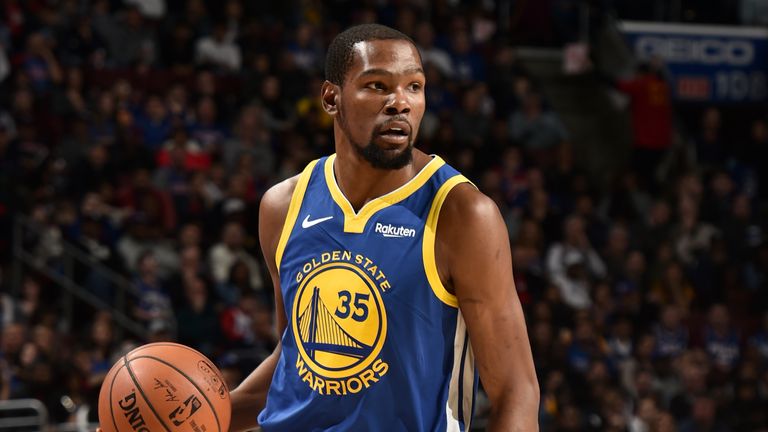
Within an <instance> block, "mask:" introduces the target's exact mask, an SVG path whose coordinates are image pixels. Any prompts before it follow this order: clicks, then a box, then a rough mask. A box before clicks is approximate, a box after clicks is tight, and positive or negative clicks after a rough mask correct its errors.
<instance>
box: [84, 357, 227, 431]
mask: <svg viewBox="0 0 768 432" xmlns="http://www.w3.org/2000/svg"><path fill="white" fill-rule="evenodd" d="M231 414H232V413H231V405H230V401H229V390H228V389H227V387H226V385H225V384H224V380H223V378H222V376H221V372H219V370H218V369H217V368H216V367H215V366H214V365H213V363H212V362H211V361H210V360H208V359H207V358H206V357H205V356H204V355H202V354H201V353H199V352H197V351H195V350H193V349H192V348H189V347H186V346H184V345H179V344H175V343H170V342H160V343H153V344H148V345H144V346H141V347H139V348H136V349H135V350H133V351H131V352H129V353H128V354H126V355H125V356H123V357H122V358H121V359H120V360H118V361H117V362H116V363H115V365H114V366H112V369H111V370H110V371H109V373H108V374H107V376H106V378H105V379H104V383H103V384H102V386H101V392H100V393H99V423H100V426H101V428H102V430H103V431H104V432H130V431H133V432H151V431H163V430H165V431H171V432H181V431H193V432H226V431H228V430H229V422H230V417H231Z"/></svg>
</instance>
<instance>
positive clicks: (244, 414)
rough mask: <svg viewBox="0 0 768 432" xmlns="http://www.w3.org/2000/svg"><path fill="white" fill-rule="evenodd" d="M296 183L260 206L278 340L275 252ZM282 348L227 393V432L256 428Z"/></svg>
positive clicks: (280, 321) (281, 317)
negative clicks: (229, 414) (229, 418)
mask: <svg viewBox="0 0 768 432" xmlns="http://www.w3.org/2000/svg"><path fill="white" fill-rule="evenodd" d="M297 180H298V176H296V177H292V178H290V179H288V180H286V181H284V182H282V183H278V184H277V185H275V186H273V187H272V188H270V189H269V190H268V191H267V192H266V193H265V194H264V197H263V198H262V199H261V205H260V206H259V242H260V243H261V250H262V251H263V253H264V259H265V261H266V262H267V267H268V268H269V275H270V276H271V278H272V285H273V288H274V291H275V320H276V323H275V324H276V330H277V335H278V339H279V338H280V337H281V336H282V334H283V332H284V331H285V327H286V325H287V318H286V316H285V308H284V307H283V295H282V292H281V291H280V275H279V274H278V272H277V265H276V263H275V252H276V251H277V244H278V242H279V241H280V234H281V233H282V230H283V224H284V223H285V218H286V216H287V215H288V206H289V205H290V202H291V195H293V190H294V188H295V187H296V182H297ZM281 347H282V345H281V344H280V342H278V344H277V347H276V348H275V351H274V352H272V354H271V355H270V356H269V357H267V358H266V359H265V360H264V361H263V362H262V363H261V364H260V365H259V367H257V368H256V370H254V371H253V372H252V373H251V374H250V375H248V377H247V378H246V379H245V380H243V382H242V383H241V384H240V385H239V386H238V387H237V388H236V389H234V390H233V391H232V392H231V393H230V398H231V399H232V425H231V426H230V431H232V432H239V431H248V430H251V429H254V428H256V427H257V426H258V424H257V422H256V416H257V415H258V413H259V412H261V410H262V409H263V408H264V404H265V403H266V401H267V391H268V390H269V385H270V383H271V382H272V375H273V374H274V372H275V366H276V365H277V360H278V358H279V357H280V351H281Z"/></svg>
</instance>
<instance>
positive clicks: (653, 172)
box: [616, 59, 672, 188]
mask: <svg viewBox="0 0 768 432" xmlns="http://www.w3.org/2000/svg"><path fill="white" fill-rule="evenodd" d="M616 86H617V88H618V89H619V90H620V91H622V92H624V93H625V94H627V95H628V96H629V98H630V111H631V114H632V131H633V137H634V139H633V145H632V164H633V166H632V168H633V169H634V171H635V172H636V173H637V175H638V178H639V179H640V180H641V182H642V184H643V187H645V188H647V187H655V186H656V184H657V181H658V179H657V172H658V170H659V165H660V164H661V161H662V159H663V158H664V155H665V154H666V152H667V149H669V148H670V146H671V145H672V102H671V97H670V89H669V85H668V84H667V82H666V80H665V79H664V76H663V74H662V69H661V65H660V64H659V62H658V59H656V60H654V61H652V62H650V63H641V64H640V65H639V66H638V67H637V70H636V73H635V76H634V77H632V78H631V79H628V80H621V81H617V82H616Z"/></svg>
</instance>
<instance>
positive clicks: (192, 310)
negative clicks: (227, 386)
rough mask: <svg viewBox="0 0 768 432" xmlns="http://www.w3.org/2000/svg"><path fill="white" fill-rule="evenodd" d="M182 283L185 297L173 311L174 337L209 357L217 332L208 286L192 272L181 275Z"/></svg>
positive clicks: (211, 355) (217, 339)
mask: <svg viewBox="0 0 768 432" xmlns="http://www.w3.org/2000/svg"><path fill="white" fill-rule="evenodd" d="M183 285H184V287H183V289H184V299H185V301H184V303H183V305H182V306H181V308H180V309H179V310H178V312H177V313H176V318H177V322H178V336H177V337H178V341H179V343H182V344H184V345H187V346H190V347H192V348H195V349H196V350H198V351H200V352H201V353H203V354H205V355H206V356H209V357H213V355H214V354H216V344H217V343H218V341H219V338H220V337H221V335H220V331H219V320H218V317H217V314H216V310H215V308H214V302H213V300H212V299H211V296H210V291H209V289H208V286H207V285H206V283H205V281H204V280H203V279H201V278H199V277H197V276H193V275H188V276H185V277H184V281H183Z"/></svg>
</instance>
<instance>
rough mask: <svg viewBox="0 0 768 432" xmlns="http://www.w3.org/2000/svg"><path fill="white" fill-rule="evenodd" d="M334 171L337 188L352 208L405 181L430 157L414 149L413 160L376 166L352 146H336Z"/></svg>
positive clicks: (397, 186)
mask: <svg viewBox="0 0 768 432" xmlns="http://www.w3.org/2000/svg"><path fill="white" fill-rule="evenodd" d="M336 151H337V153H336V160H335V161H334V166H333V171H334V174H335V176H336V183H337V184H338V185H339V189H341V192H342V193H343V194H344V196H345V197H346V198H347V200H348V201H349V203H350V204H352V208H354V209H355V211H358V210H360V208H362V207H363V206H364V205H365V204H366V203H367V202H368V201H371V200H373V199H375V198H378V197H380V196H383V195H386V194H388V193H390V192H392V191H394V190H395V189H397V188H399V187H401V186H403V185H404V184H406V183H408V181H410V180H411V179H412V178H414V177H415V176H416V174H418V172H419V171H421V169H422V168H424V166H425V165H426V164H427V163H428V162H429V161H430V160H431V158H430V157H429V156H428V155H426V154H424V153H423V152H421V151H419V150H416V149H414V150H413V161H412V162H411V163H409V164H408V165H406V166H404V167H403V168H400V169H396V170H385V169H377V168H374V167H372V166H371V164H370V163H369V162H368V161H366V160H364V159H363V158H362V157H360V155H358V154H357V153H356V152H355V151H354V150H353V149H351V148H346V149H341V148H337V149H336Z"/></svg>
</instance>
